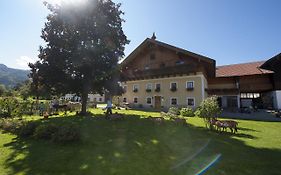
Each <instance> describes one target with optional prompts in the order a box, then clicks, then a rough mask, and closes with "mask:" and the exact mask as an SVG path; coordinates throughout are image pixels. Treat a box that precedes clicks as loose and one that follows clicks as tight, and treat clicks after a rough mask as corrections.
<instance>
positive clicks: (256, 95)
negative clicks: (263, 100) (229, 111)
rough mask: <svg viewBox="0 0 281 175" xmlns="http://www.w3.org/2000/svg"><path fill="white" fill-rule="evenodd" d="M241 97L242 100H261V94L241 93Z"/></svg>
mask: <svg viewBox="0 0 281 175" xmlns="http://www.w3.org/2000/svg"><path fill="white" fill-rule="evenodd" d="M240 97H241V98H259V97H260V93H241V94H240Z"/></svg>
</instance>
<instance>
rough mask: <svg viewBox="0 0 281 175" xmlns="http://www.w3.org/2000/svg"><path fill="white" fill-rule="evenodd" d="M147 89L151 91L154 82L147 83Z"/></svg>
mask: <svg viewBox="0 0 281 175" xmlns="http://www.w3.org/2000/svg"><path fill="white" fill-rule="evenodd" d="M146 90H147V91H151V90H152V84H151V83H147V84H146Z"/></svg>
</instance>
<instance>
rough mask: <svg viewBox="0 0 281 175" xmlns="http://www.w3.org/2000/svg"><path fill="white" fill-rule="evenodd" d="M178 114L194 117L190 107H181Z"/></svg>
mask: <svg viewBox="0 0 281 175" xmlns="http://www.w3.org/2000/svg"><path fill="white" fill-rule="evenodd" d="M180 114H181V116H183V117H194V111H193V109H192V108H182V109H181V110H180Z"/></svg>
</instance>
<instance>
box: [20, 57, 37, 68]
mask: <svg viewBox="0 0 281 175" xmlns="http://www.w3.org/2000/svg"><path fill="white" fill-rule="evenodd" d="M35 61H36V59H34V58H30V57H27V56H21V57H20V58H18V59H16V63H17V67H18V68H20V69H29V67H28V63H35Z"/></svg>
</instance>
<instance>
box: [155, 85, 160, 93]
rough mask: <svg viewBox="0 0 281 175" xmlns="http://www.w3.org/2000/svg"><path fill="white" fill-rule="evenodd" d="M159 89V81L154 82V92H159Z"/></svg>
mask: <svg viewBox="0 0 281 175" xmlns="http://www.w3.org/2000/svg"><path fill="white" fill-rule="evenodd" d="M160 89H161V84H160V83H156V84H155V91H156V92H160Z"/></svg>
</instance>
